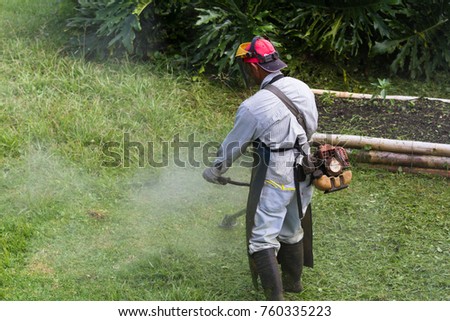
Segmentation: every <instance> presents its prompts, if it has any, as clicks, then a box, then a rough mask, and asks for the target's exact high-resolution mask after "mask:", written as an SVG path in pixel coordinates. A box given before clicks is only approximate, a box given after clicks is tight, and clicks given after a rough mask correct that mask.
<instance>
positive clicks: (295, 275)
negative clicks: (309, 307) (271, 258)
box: [277, 241, 304, 293]
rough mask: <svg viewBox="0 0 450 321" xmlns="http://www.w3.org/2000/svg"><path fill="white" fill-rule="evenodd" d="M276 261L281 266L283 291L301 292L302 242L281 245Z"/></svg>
mask: <svg viewBox="0 0 450 321" xmlns="http://www.w3.org/2000/svg"><path fill="white" fill-rule="evenodd" d="M277 259H278V263H280V264H281V272H282V280H283V289H284V291H286V292H294V293H299V292H302V291H303V285H302V280H301V278H302V271H303V261H304V255H303V241H300V242H298V243H295V244H286V243H281V247H280V250H279V251H278V256H277Z"/></svg>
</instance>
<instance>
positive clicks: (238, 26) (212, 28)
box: [193, 0, 278, 72]
mask: <svg viewBox="0 0 450 321" xmlns="http://www.w3.org/2000/svg"><path fill="white" fill-rule="evenodd" d="M272 7H273V4H272V2H271V1H267V0H263V1H239V0H225V1H202V2H201V4H200V7H199V8H198V9H197V10H198V12H199V16H198V20H197V22H196V27H197V28H198V29H197V32H198V34H199V35H200V36H199V38H198V39H197V40H196V41H195V43H194V46H195V52H196V53H195V55H194V56H193V62H194V63H195V64H197V65H200V66H203V67H205V66H207V65H213V66H215V67H217V69H218V71H219V72H222V71H224V70H226V69H228V68H230V67H231V66H232V63H233V61H234V54H235V52H236V50H237V47H238V45H239V44H240V43H242V42H245V41H250V40H251V39H252V38H253V37H254V36H255V35H266V36H269V37H270V38H272V40H274V39H275V40H276V38H277V37H276V36H277V34H278V29H277V27H276V23H275V22H276V21H275V20H274V15H273V12H272V10H271V9H272ZM275 19H276V18H275Z"/></svg>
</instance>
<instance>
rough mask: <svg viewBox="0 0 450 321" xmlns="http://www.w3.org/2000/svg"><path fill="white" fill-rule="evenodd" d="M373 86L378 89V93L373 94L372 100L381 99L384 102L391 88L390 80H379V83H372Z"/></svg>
mask: <svg viewBox="0 0 450 321" xmlns="http://www.w3.org/2000/svg"><path fill="white" fill-rule="evenodd" d="M371 85H372V86H375V87H376V88H377V93H375V94H373V96H372V99H373V98H376V97H381V98H382V99H383V100H384V99H386V96H387V92H388V90H389V88H391V82H390V81H389V79H380V78H378V83H372V84H371Z"/></svg>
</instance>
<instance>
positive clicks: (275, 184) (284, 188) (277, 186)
mask: <svg viewBox="0 0 450 321" xmlns="http://www.w3.org/2000/svg"><path fill="white" fill-rule="evenodd" d="M265 183H266V184H269V185H270V186H273V187H275V188H278V189H281V190H282V191H295V187H286V185H283V184H278V183H276V182H274V181H272V180H271V179H266V180H265Z"/></svg>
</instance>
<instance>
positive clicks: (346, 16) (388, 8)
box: [287, 0, 400, 56]
mask: <svg viewBox="0 0 450 321" xmlns="http://www.w3.org/2000/svg"><path fill="white" fill-rule="evenodd" d="M297 3H298V6H297V9H296V11H295V14H294V15H293V18H292V20H291V22H290V23H288V24H287V34H288V35H290V36H291V37H293V38H299V39H301V40H302V41H303V45H304V46H306V48H309V49H312V50H314V51H323V52H328V53H333V54H335V55H336V56H341V55H343V56H346V55H350V56H357V55H358V54H359V53H360V51H361V50H362V51H363V52H365V53H367V52H368V50H370V48H371V47H372V45H373V44H374V39H379V38H383V37H389V34H390V31H389V27H388V25H387V24H386V19H391V18H393V16H394V14H395V11H394V8H395V6H397V5H399V4H400V0H378V1H376V0H372V1H370V0H367V1H333V2H331V1H298V2H297Z"/></svg>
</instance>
